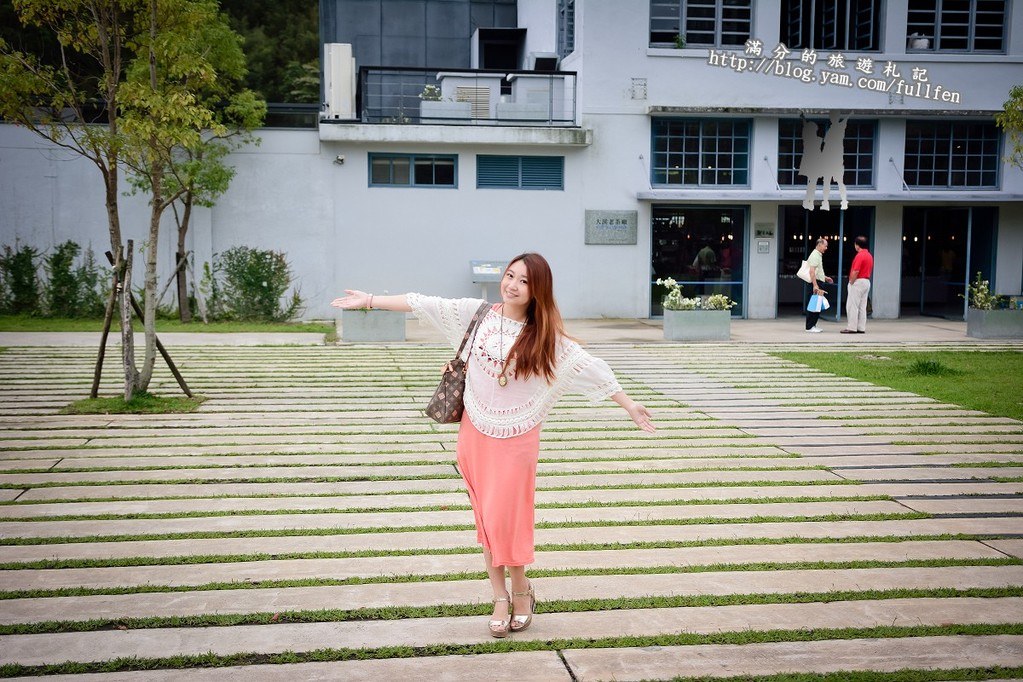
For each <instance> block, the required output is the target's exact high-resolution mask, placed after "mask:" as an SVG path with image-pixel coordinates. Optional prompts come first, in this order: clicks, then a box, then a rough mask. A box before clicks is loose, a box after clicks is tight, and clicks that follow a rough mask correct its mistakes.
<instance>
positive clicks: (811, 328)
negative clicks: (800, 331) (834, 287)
mask: <svg viewBox="0 0 1023 682" xmlns="http://www.w3.org/2000/svg"><path fill="white" fill-rule="evenodd" d="M827 250H828V240H827V239H825V238H824V237H821V238H820V239H818V240H817V246H815V247H814V249H813V251H811V252H810V255H809V256H807V257H806V265H807V267H809V269H810V284H811V286H812V287H813V293H814V294H818V295H820V296H823V295H824V289H822V288H821V282H827V283H828V284H834V282H835V280H833V279H831V278H830V277H828V276H827V275H825V274H824V252H825V251H827ZM820 317H821V314H820V311H817V312H811V311H810V310H807V311H806V331H808V332H811V333H814V334H819V333H820V332H822V331H823V330H822V329H821V328H820V327H818V326H817V321H818V320H820Z"/></svg>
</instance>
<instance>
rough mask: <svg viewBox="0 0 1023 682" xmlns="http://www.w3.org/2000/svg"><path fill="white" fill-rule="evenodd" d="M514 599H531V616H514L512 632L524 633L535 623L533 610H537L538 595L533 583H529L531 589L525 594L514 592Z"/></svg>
mask: <svg viewBox="0 0 1023 682" xmlns="http://www.w3.org/2000/svg"><path fill="white" fill-rule="evenodd" d="M512 597H529V615H527V616H512V619H511V631H512V632H522V631H523V630H525V629H526V628H528V627H529V626H530V625H532V623H533V609H535V608H536V593H535V592H533V583H529V589H528V590H526V591H525V592H512Z"/></svg>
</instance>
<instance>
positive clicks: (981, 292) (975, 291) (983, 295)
mask: <svg viewBox="0 0 1023 682" xmlns="http://www.w3.org/2000/svg"><path fill="white" fill-rule="evenodd" d="M959 297H960V298H963V295H962V294H959ZM998 299H999V297H998V296H995V295H994V294H992V293H991V287H990V284H989V283H988V281H987V280H986V279H981V274H980V273H979V272H978V273H977V278H976V279H975V280H973V281H972V282H970V307H971V308H976V309H977V310H994V309H995V308H996V307H998V306H997V304H998Z"/></svg>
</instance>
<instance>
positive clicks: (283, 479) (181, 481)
mask: <svg viewBox="0 0 1023 682" xmlns="http://www.w3.org/2000/svg"><path fill="white" fill-rule="evenodd" d="M597 461H607V460H597ZM637 461H641V460H637ZM442 464H443V462H432V463H431V465H434V466H439V465H442ZM366 466H378V465H366ZM185 469H188V470H195V467H185ZM116 471H121V470H120V469H116ZM717 471H829V469H828V467H827V466H825V465H823V464H820V465H815V466H793V467H755V466H745V467H712V468H698V467H684V468H676V469H656V468H649V469H642V470H640V471H634V470H630V469H582V470H574V471H538V472H537V473H536V475H537V477H541V478H546V477H555V476H610V475H616V474H691V473H699V472H717ZM11 473H13V472H11ZM17 473H23V472H17ZM48 473H59V472H55V471H49V472H48ZM452 478H457V479H461V476H460V475H458V474H456V473H452V474H448V475H444V474H420V475H416V474H410V475H405V476H368V475H363V476H309V477H301V476H276V477H274V476H270V477H253V478H215V479H211V478H177V479H152V480H150V479H141V480H132V481H115V480H110V481H43V482H39V483H0V489H7V490H20V489H22V488H25V489H28V488H63V487H72V486H107V485H143V484H144V485H185V484H201V485H223V484H227V483H352V482H361V481H428V480H432V479H452Z"/></svg>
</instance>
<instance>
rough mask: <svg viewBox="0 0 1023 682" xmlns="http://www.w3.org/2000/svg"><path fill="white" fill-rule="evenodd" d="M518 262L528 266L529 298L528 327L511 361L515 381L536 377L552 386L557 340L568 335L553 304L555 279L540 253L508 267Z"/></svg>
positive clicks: (517, 344) (522, 257)
mask: <svg viewBox="0 0 1023 682" xmlns="http://www.w3.org/2000/svg"><path fill="white" fill-rule="evenodd" d="M519 261H522V263H523V265H525V266H526V278H527V279H528V280H529V295H530V298H529V305H528V306H527V307H526V326H525V327H523V328H522V332H521V333H520V334H519V338H518V339H516V340H515V345H513V346H512V347H511V350H510V351H509V353H508V358H509V360H510V359H511V358H513V357H514V358H515V376H516V377H518V378H523V379H526V378H529V377H530V376H532V375H534V374H535V375H536V376H538V377H543V378H544V379H545V380H546V381H547V383H550V382H551V381H553V380H554V366H555V364H556V362H557V358H556V357H555V355H556V353H557V342H558V336H564V335H565V324H564V322H563V321H562V319H561V311H559V310H558V304H557V302H556V301H555V300H554V275H553V273H551V266H550V264H549V263H548V262H547V259H545V258H544V257H543V256H541V255H540V254H538V253H523V254H521V255H518V256H515V258H513V259H512V260H511V262H510V263H508V267H509V268H510V267H511V266H512V264H514V263H518V262H519ZM505 272H507V269H506V270H505Z"/></svg>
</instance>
